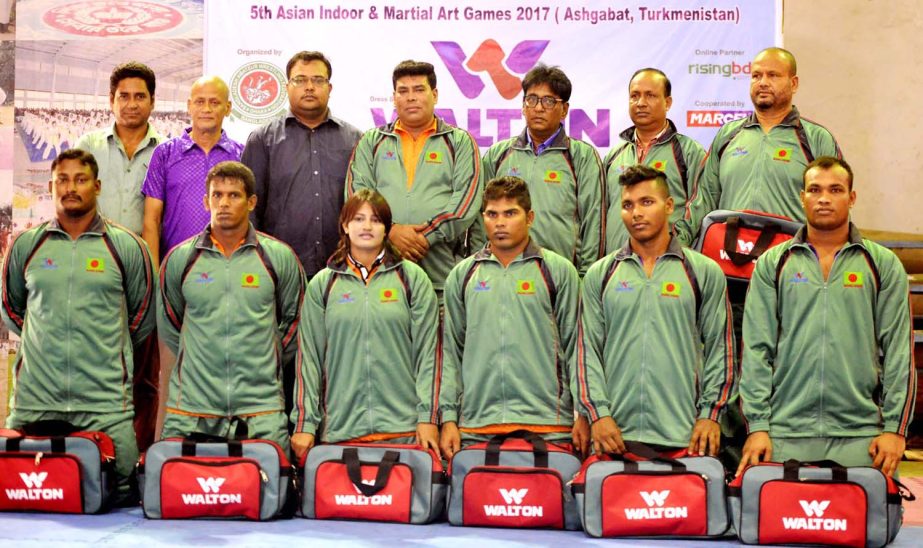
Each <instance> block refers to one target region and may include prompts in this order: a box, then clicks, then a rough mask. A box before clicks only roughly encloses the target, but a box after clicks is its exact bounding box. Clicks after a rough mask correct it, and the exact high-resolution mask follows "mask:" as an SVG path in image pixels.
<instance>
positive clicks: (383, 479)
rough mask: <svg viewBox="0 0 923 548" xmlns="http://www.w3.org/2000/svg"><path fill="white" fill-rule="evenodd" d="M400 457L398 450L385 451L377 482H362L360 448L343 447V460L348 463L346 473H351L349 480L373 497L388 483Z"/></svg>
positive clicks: (376, 476) (379, 465) (361, 491)
mask: <svg viewBox="0 0 923 548" xmlns="http://www.w3.org/2000/svg"><path fill="white" fill-rule="evenodd" d="M400 458H401V454H400V453H398V452H397V451H385V454H384V456H382V457H381V462H380V463H378V473H377V474H376V475H375V483H374V484H372V485H369V484H367V483H362V463H360V462H359V450H358V449H356V448H355V447H347V448H345V449H343V462H344V463H346V473H347V474H348V475H349V481H351V482H353V485H354V486H355V487H356V489H358V490H359V492H360V493H362V494H363V495H365V496H367V497H371V496H372V495H374V494H375V493H377V492H379V491H381V490H382V489H384V488H385V486H387V485H388V480H389V479H390V478H391V470H392V469H393V468H394V465H395V464H396V463H397V462H398V461H399V460H400Z"/></svg>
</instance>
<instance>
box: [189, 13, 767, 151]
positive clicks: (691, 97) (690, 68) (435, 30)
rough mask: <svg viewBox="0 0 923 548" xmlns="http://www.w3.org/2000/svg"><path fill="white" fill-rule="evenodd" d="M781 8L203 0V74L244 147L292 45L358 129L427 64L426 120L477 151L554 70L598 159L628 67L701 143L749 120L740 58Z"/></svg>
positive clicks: (279, 97)
mask: <svg viewBox="0 0 923 548" xmlns="http://www.w3.org/2000/svg"><path fill="white" fill-rule="evenodd" d="M453 1H454V2H455V3H453ZM781 8H782V6H781V0H747V1H742V0H737V1H735V0H709V1H708V2H704V1H703V2H698V3H696V2H690V1H688V0H660V1H658V2H656V3H649V2H645V1H644V0H623V1H620V2H606V1H597V0H584V1H576V0H574V1H569V2H568V1H566V0H565V1H564V2H560V1H554V0H532V1H530V2H528V3H526V2H512V1H509V0H493V1H488V0H448V1H445V2H443V1H440V2H435V1H426V0H421V1H418V2H398V1H397V0H394V1H393V2H391V3H388V2H376V1H363V0H349V1H347V0H342V1H341V2H339V3H338V2H336V1H335V0H324V1H321V2H300V3H299V2H291V1H290V2H278V1H261V2H259V1H254V2H207V3H206V33H205V70H206V73H209V74H217V75H219V76H221V77H223V78H225V79H226V80H227V81H228V84H229V85H230V87H231V97H232V101H233V102H234V110H233V115H232V120H231V122H230V123H228V122H227V121H226V122H225V127H226V128H227V129H228V131H229V133H230V134H231V136H232V137H234V138H236V139H240V140H243V139H246V137H247V135H248V134H249V132H250V130H251V129H253V128H254V127H256V126H257V125H260V124H262V123H265V122H267V121H268V120H270V119H272V118H274V117H276V116H278V115H279V114H280V113H282V112H284V111H285V109H286V108H287V106H288V100H287V97H286V93H285V88H286V86H285V82H286V77H285V64H286V62H287V61H288V59H289V58H290V57H291V56H292V55H293V54H294V53H295V52H297V51H300V50H319V51H322V52H324V54H325V55H327V57H328V58H329V59H330V60H331V62H332V65H333V74H332V78H331V83H332V84H333V90H332V93H331V99H330V106H331V110H332V111H333V113H334V114H335V115H336V116H338V117H340V118H343V119H345V120H348V121H349V122H352V123H353V124H355V125H356V126H358V127H359V128H360V129H367V128H371V127H373V126H377V125H381V124H383V123H385V122H387V121H390V120H391V119H393V117H394V109H393V106H392V103H391V92H392V85H391V71H392V70H393V68H394V66H395V65H396V64H397V63H398V62H400V61H402V60H404V59H415V60H420V61H428V62H430V63H433V65H435V67H436V75H437V80H438V85H437V89H438V91H439V97H438V103H437V105H436V109H437V111H436V113H437V115H439V116H441V117H443V118H445V119H446V120H447V121H448V122H449V123H452V124H455V125H458V126H460V127H463V128H465V129H467V130H468V131H470V132H471V133H472V134H474V136H475V137H476V138H477V141H478V144H480V146H481V147H485V148H486V147H488V146H490V145H491V144H493V143H495V142H497V141H498V140H502V139H505V138H508V137H510V136H511V135H516V134H518V133H519V132H521V131H522V129H523V127H524V122H523V120H522V117H521V102H522V90H521V81H522V80H521V79H522V77H523V75H525V73H526V72H528V71H529V69H531V68H532V67H534V66H535V65H536V64H537V63H545V64H548V65H558V66H560V67H561V68H562V69H563V70H564V71H565V72H566V73H567V75H568V77H569V78H570V79H571V82H572V83H573V94H572V96H571V99H570V113H569V114H568V117H567V120H566V122H565V124H566V127H567V131H568V133H569V134H570V135H571V136H573V137H577V138H580V139H584V140H586V141H588V142H590V143H592V144H594V145H595V146H596V147H597V148H599V149H600V150H601V151H603V152H604V151H605V150H606V149H608V148H609V147H610V146H612V145H613V144H614V143H615V142H617V141H618V133H619V132H621V131H622V130H623V129H624V128H626V127H628V126H630V125H631V122H630V120H629V118H628V108H627V107H628V101H627V99H628V81H629V78H630V77H631V75H632V73H633V72H634V71H635V70H637V69H639V68H643V67H657V68H660V69H661V70H663V71H664V72H665V73H666V74H667V76H668V77H669V78H670V80H671V81H672V84H673V93H672V95H673V106H672V108H671V110H670V112H669V117H670V119H671V120H673V121H674V122H675V123H676V125H677V127H678V128H679V130H680V132H682V133H686V134H687V135H690V136H691V137H693V138H695V139H697V140H699V141H700V142H701V143H703V145H705V146H706V147H707V146H708V144H709V143H710V142H711V139H712V137H713V136H714V134H715V132H716V131H717V128H718V127H720V126H721V125H722V124H723V123H724V122H726V121H728V120H731V119H735V118H740V117H744V116H747V115H748V114H749V113H750V110H751V103H750V97H749V73H750V61H751V59H752V58H753V57H754V55H755V54H756V53H757V52H759V51H760V50H761V49H763V48H765V47H769V46H772V45H780V44H781V28H782V27H781V18H782V9H781Z"/></svg>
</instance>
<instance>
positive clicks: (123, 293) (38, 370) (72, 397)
mask: <svg viewBox="0 0 923 548" xmlns="http://www.w3.org/2000/svg"><path fill="white" fill-rule="evenodd" d="M51 173H52V180H51V181H49V187H50V190H51V196H52V199H53V200H54V203H55V218H54V219H53V220H51V221H48V222H45V223H42V224H40V225H39V226H37V227H35V228H32V229H30V230H27V231H25V232H23V233H22V234H20V235H19V236H18V237H17V238H16V239H15V240H14V241H13V244H12V245H11V246H10V250H9V253H8V254H7V256H6V260H5V261H4V263H3V289H2V297H3V308H2V312H3V319H4V321H5V322H6V324H7V326H8V327H9V329H10V331H12V332H13V333H16V334H17V335H19V336H20V337H21V339H22V345H21V347H20V350H19V352H18V353H17V355H16V363H15V364H13V378H14V379H15V380H14V386H13V393H12V397H11V398H10V416H9V417H8V418H7V421H6V424H7V427H9V428H18V427H21V426H23V425H25V424H28V423H32V422H36V421H43V420H63V421H67V422H69V423H71V424H72V425H74V426H76V427H78V428H80V429H82V430H97V431H102V432H105V433H106V434H108V435H109V437H111V438H112V441H113V443H114V444H115V472H116V480H117V486H116V487H117V493H116V495H117V498H116V504H118V505H123V504H137V501H138V498H137V496H136V494H134V495H133V491H134V485H133V483H134V480H133V472H134V466H135V463H136V462H137V460H138V446H137V443H136V441H135V432H134V429H133V427H132V420H133V419H134V416H135V410H134V406H133V403H132V379H133V376H134V356H133V354H132V347H133V345H135V344H138V343H140V342H142V341H144V339H145V338H146V337H147V336H148V334H149V333H150V332H151V330H152V329H153V327H154V313H153V310H154V308H153V297H154V291H155V287H156V282H155V279H154V271H153V268H152V266H151V258H150V255H149V253H148V250H147V245H146V244H145V243H144V241H143V240H141V238H139V237H138V236H136V235H135V234H134V233H132V232H130V231H129V230H128V229H126V228H124V227H122V226H121V225H117V224H115V223H112V222H110V221H108V220H106V219H103V218H102V217H100V216H99V214H98V213H97V208H96V206H97V204H96V198H97V196H98V195H99V191H100V187H101V182H100V181H99V179H98V176H99V169H98V167H97V164H96V160H95V159H94V158H93V155H92V154H90V153H88V152H85V151H83V150H81V149H76V148H75V149H70V150H66V151H64V152H62V153H61V154H59V155H58V157H57V158H55V160H54V161H53V162H52V163H51Z"/></svg>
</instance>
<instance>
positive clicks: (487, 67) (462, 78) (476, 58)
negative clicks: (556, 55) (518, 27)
mask: <svg viewBox="0 0 923 548" xmlns="http://www.w3.org/2000/svg"><path fill="white" fill-rule="evenodd" d="M431 44H432V45H433V47H434V48H435V49H436V53H438V54H439V57H440V58H441V59H442V62H443V63H445V66H446V68H447V69H449V74H451V75H452V78H454V79H455V83H456V84H458V89H460V90H461V92H462V94H463V95H464V96H465V97H467V98H468V99H474V98H475V97H477V96H479V95H480V94H481V92H482V91H484V87H485V86H484V82H483V81H482V80H481V78H480V77H479V76H475V75H473V74H471V73H470V72H468V71H471V72H486V73H487V75H488V76H490V79H491V81H493V83H494V86H495V87H496V88H497V92H498V93H500V96H501V97H503V98H504V99H512V98H514V97H516V96H517V95H519V92H520V91H521V89H522V80H521V79H520V78H519V77H518V76H514V75H513V74H510V72H509V71H508V70H507V67H509V68H510V69H511V70H513V71H514V72H516V73H518V74H525V73H527V72H529V70H530V69H531V68H532V67H534V66H535V64H536V63H538V59H539V57H541V56H542V53H544V51H545V48H547V47H548V44H549V41H548V40H524V41H522V42H520V43H518V44H516V46H515V47H514V48H513V51H512V52H511V53H510V54H509V56H507V55H506V52H504V51H503V48H502V47H501V46H500V44H499V43H497V41H496V40H494V39H492V38H489V39H487V40H484V41H483V42H481V45H480V46H478V49H477V50H475V52H474V54H473V55H471V57H468V56H466V55H465V52H464V50H462V48H461V46H460V45H458V44H457V43H456V42H431ZM504 61H505V63H504ZM504 64H505V65H506V66H504Z"/></svg>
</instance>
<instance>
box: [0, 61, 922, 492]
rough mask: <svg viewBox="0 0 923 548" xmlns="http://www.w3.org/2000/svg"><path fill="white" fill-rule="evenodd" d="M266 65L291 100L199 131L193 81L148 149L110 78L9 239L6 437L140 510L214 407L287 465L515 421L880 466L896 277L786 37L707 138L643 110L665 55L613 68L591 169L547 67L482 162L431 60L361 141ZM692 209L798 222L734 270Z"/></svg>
mask: <svg viewBox="0 0 923 548" xmlns="http://www.w3.org/2000/svg"><path fill="white" fill-rule="evenodd" d="M286 77H287V83H286V86H285V89H286V92H287V95H288V101H289V109H288V110H287V112H286V113H285V114H284V115H282V116H280V117H279V118H278V119H275V120H273V121H271V122H269V123H267V124H265V125H263V126H261V127H259V128H257V129H255V130H254V131H253V132H252V133H251V134H250V135H249V137H248V138H247V140H246V143H244V144H240V143H237V142H235V141H233V140H231V139H230V138H229V137H228V136H227V134H226V133H225V132H224V131H223V130H222V123H223V120H224V119H225V117H226V116H227V115H228V114H229V113H230V110H231V104H230V101H229V92H228V87H227V85H226V84H225V82H224V81H222V79H221V78H219V77H217V76H205V77H202V78H200V79H199V80H197V81H196V82H195V83H194V84H193V85H192V87H191V89H190V96H189V99H188V111H189V116H190V121H191V125H190V127H188V128H187V129H186V131H185V132H184V133H183V134H182V135H181V136H179V137H175V138H172V139H168V140H165V139H163V138H162V137H161V136H160V135H159V134H158V132H157V130H156V128H154V127H153V126H152V125H151V124H150V123H149V120H148V119H149V116H150V114H151V111H152V110H153V108H154V104H155V96H156V95H155V85H156V83H155V82H156V81H155V75H154V72H153V71H152V70H151V69H150V68H148V67H147V66H145V65H143V64H141V63H137V62H130V63H125V64H122V65H119V66H118V67H115V69H114V70H113V72H112V74H111V79H110V93H109V98H110V105H111V108H112V112H113V115H114V123H113V124H112V125H111V126H109V127H106V128H104V129H101V130H97V131H93V132H91V133H88V134H86V135H84V136H83V137H81V138H80V139H79V140H78V141H77V142H76V143H75V146H74V147H73V148H71V149H68V150H65V151H63V152H62V153H60V154H58V156H57V157H56V158H55V159H54V161H53V162H52V164H51V179H50V181H49V190H50V192H51V194H52V196H53V201H54V204H55V216H54V218H53V219H51V220H49V221H47V222H45V223H43V224H41V225H39V226H36V227H34V228H31V229H28V230H26V231H25V232H23V233H21V234H19V235H18V236H17V237H16V238H15V240H14V242H13V243H12V245H11V247H10V249H9V252H8V254H7V256H6V257H5V260H4V263H3V272H2V314H3V319H4V321H5V322H6V324H7V325H8V326H9V328H10V329H11V330H12V331H13V332H14V333H16V334H17V335H18V336H19V337H21V346H20V350H19V352H18V353H17V355H16V361H15V364H14V365H13V376H14V386H13V390H12V392H11V397H10V402H9V403H10V407H9V417H8V419H7V424H6V426H7V427H8V428H18V427H22V426H24V425H28V424H33V423H36V422H38V421H47V420H61V421H66V422H68V423H71V424H73V425H75V426H77V427H79V428H81V429H85V430H96V431H103V432H106V433H107V434H109V436H111V437H112V439H113V441H114V443H115V449H116V456H115V458H116V465H115V468H116V472H117V477H118V496H119V503H120V504H122V505H133V504H137V502H138V495H137V491H136V487H135V486H134V485H133V483H134V481H135V480H134V478H133V475H134V469H135V464H136V462H137V461H138V458H139V446H140V448H141V449H142V450H143V449H144V448H145V447H146V446H147V445H149V444H150V442H151V439H161V438H169V437H183V436H187V435H189V434H191V433H194V432H198V433H204V434H210V435H214V436H230V434H231V433H232V432H234V431H235V429H236V427H237V425H239V424H240V423H245V424H246V427H247V432H248V435H249V437H251V438H259V439H266V440H272V441H275V442H276V443H278V444H279V445H280V446H281V447H282V448H283V449H284V450H285V451H291V454H293V455H294V457H295V458H297V459H303V458H305V455H306V453H307V452H308V451H309V450H310V449H311V448H312V447H313V446H314V445H316V444H331V443H343V442H366V443H379V442H382V443H407V444H414V443H415V444H418V445H420V446H422V447H424V448H427V449H431V450H433V451H435V452H436V453H437V454H439V455H440V456H441V457H442V458H444V459H446V460H449V459H451V458H452V456H453V454H455V453H456V452H458V451H459V450H460V449H461V448H463V447H465V446H466V445H469V444H472V443H475V442H483V441H485V440H488V439H490V438H491V437H493V436H496V435H502V434H508V433H511V432H514V431H521V430H527V431H530V432H533V433H536V434H539V435H541V437H543V438H544V439H545V440H547V441H548V442H552V443H555V444H558V445H560V446H562V447H566V448H568V449H569V450H571V451H573V452H575V453H577V454H579V455H582V456H588V455H591V454H594V453H595V454H600V455H601V454H618V453H623V452H625V450H626V446H625V444H626V442H627V441H633V442H643V443H645V444H647V445H649V446H650V447H652V448H654V450H656V451H661V452H670V453H671V454H676V452H677V451H681V450H685V451H686V452H687V453H688V454H690V455H717V456H720V457H721V459H722V461H723V462H724V463H725V466H726V467H728V469H729V470H730V471H731V472H733V471H734V470H735V469H736V470H737V473H738V474H739V473H740V472H741V471H742V470H743V469H744V468H745V467H746V466H747V465H750V464H755V463H758V462H760V461H778V462H781V461H784V460H787V459H798V460H801V461H821V460H834V461H836V462H838V463H841V464H842V465H844V466H865V465H868V466H874V467H876V468H879V469H881V470H882V471H883V472H884V473H885V474H888V475H893V474H895V473H896V471H897V466H898V463H899V461H900V459H901V457H902V454H903V451H904V449H905V438H906V436H907V431H908V424H909V422H910V420H911V417H912V415H913V407H914V401H915V396H916V374H915V369H914V363H913V331H912V313H911V308H910V302H909V292H908V279H907V275H906V273H905V271H904V268H903V267H902V265H901V263H900V262H899V260H898V259H897V257H896V256H895V255H894V254H893V253H892V252H891V251H889V250H888V249H886V248H884V247H882V246H880V245H878V244H876V243H874V242H871V241H869V240H867V239H864V238H863V237H862V235H861V234H860V232H859V231H858V229H857V228H856V226H855V225H854V224H852V223H851V221H850V208H851V207H852V206H853V205H854V203H855V200H856V191H855V190H854V188H853V172H852V170H851V168H850V166H849V164H847V163H846V161H844V160H843V157H842V154H841V152H840V149H839V147H838V145H837V143H836V141H835V139H834V137H833V135H832V134H831V133H830V132H829V131H828V130H827V129H825V128H824V127H822V126H820V125H818V124H816V123H814V122H812V121H809V120H808V119H806V118H803V117H802V116H801V114H800V112H799V111H798V109H797V108H796V107H795V106H794V105H793V103H792V100H793V95H794V94H795V93H796V92H797V90H798V87H799V77H798V75H797V69H796V61H795V58H794V57H793V56H792V54H791V53H790V52H788V51H786V50H784V49H781V48H768V49H766V50H763V51H762V52H760V53H759V54H758V55H757V56H756V57H755V58H754V59H753V61H752V74H751V78H750V96H751V99H752V102H753V113H752V114H751V115H750V116H748V117H746V118H743V119H739V120H734V121H731V122H728V123H727V124H725V125H724V126H723V127H722V128H721V129H720V130H719V131H718V133H717V135H716V137H715V139H714V142H713V143H712V144H711V148H710V150H709V151H708V152H706V151H705V149H703V147H702V146H701V145H700V144H699V143H697V142H696V141H694V140H693V139H691V138H689V137H687V136H685V135H682V134H680V133H678V132H677V128H676V126H675V125H674V123H673V122H672V121H671V120H670V119H669V118H668V117H667V115H668V111H669V110H670V107H671V105H672V89H671V84H670V80H669V79H668V77H667V75H666V74H664V73H663V72H662V71H660V70H658V69H655V68H642V69H640V70H638V71H637V72H636V73H634V75H633V76H632V78H631V79H630V81H629V82H627V88H628V111H629V115H630V118H631V121H632V123H633V125H632V126H631V127H629V128H627V129H625V130H624V131H623V132H622V133H621V134H620V137H621V140H620V142H619V143H618V144H616V145H615V146H614V147H613V148H612V150H610V151H609V152H608V154H606V156H605V157H604V158H601V156H600V154H599V153H598V152H597V151H596V149H595V148H594V147H593V146H592V145H590V144H587V143H586V142H583V141H581V140H578V139H574V138H572V137H569V136H568V135H567V133H566V131H565V128H564V125H563V123H562V122H563V120H564V119H565V117H566V116H567V114H568V108H569V105H570V103H569V101H570V98H571V91H572V89H571V82H570V80H569V79H568V77H567V76H566V74H565V73H564V72H563V71H562V70H561V69H560V68H558V67H549V66H545V65H541V64H540V65H537V66H536V67H535V68H533V69H532V70H530V71H529V72H528V73H527V74H526V75H525V77H524V78H523V80H522V91H523V97H522V115H523V119H524V121H525V125H526V128H525V129H524V130H523V131H522V133H521V134H520V135H518V136H515V137H512V138H510V139H507V140H504V141H501V142H498V143H496V144H494V145H493V146H491V147H490V148H489V149H488V150H486V151H485V152H484V153H483V155H482V154H481V153H480V151H479V148H478V145H477V143H476V142H475V139H474V138H473V137H472V136H471V135H470V134H469V133H468V132H466V131H465V130H463V129H461V128H458V127H454V126H452V125H450V124H448V123H446V122H445V121H444V120H442V119H441V118H439V117H438V116H436V115H435V106H436V104H437V100H438V88H437V82H436V74H435V72H434V68H433V65H431V64H429V63H426V62H419V61H403V62H401V63H399V64H398V65H397V66H396V67H395V69H394V72H393V77H392V83H393V102H394V107H395V112H396V119H395V120H394V121H393V122H391V123H388V124H386V125H383V126H381V127H377V128H374V129H371V130H368V131H366V132H364V133H363V132H361V131H359V130H358V129H357V128H355V127H354V126H352V125H350V124H349V123H347V122H345V121H343V120H341V119H339V118H336V117H334V116H333V114H332V113H331V111H330V109H329V108H328V100H329V98H330V96H331V94H332V92H333V88H334V85H333V83H334V82H335V80H334V78H333V71H332V67H331V64H330V61H329V60H328V59H327V58H326V57H325V56H324V55H323V54H322V53H320V52H314V51H302V52H299V53H297V54H295V55H294V56H293V57H292V58H291V60H290V61H289V62H288V65H287V67H286ZM715 210H754V211H759V212H763V213H766V214H774V215H781V216H785V217H788V218H790V219H792V220H795V221H798V222H801V223H804V226H803V228H801V229H800V230H799V231H798V232H797V233H796V234H794V237H793V238H792V239H790V240H788V241H786V242H784V243H782V244H780V245H777V246H775V247H771V248H770V249H768V250H767V251H766V252H765V253H763V254H762V256H760V257H759V259H758V260H757V261H756V264H755V267H754V269H753V272H752V277H751V279H750V282H749V288H748V289H746V288H744V289H742V287H743V286H739V287H738V286H732V284H731V283H729V282H728V281H727V280H726V277H725V274H724V272H723V271H722V269H721V267H720V266H719V265H718V263H717V262H716V261H715V260H713V259H712V258H709V257H706V256H705V255H703V254H700V253H699V252H697V251H694V250H692V249H691V248H690V246H691V245H692V244H693V243H694V242H695V240H696V239H697V238H698V237H700V230H701V226H702V223H703V220H704V219H705V218H706V216H707V215H708V214H709V213H711V212H713V211H715ZM738 285H739V284H738ZM744 305H745V306H744Z"/></svg>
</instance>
